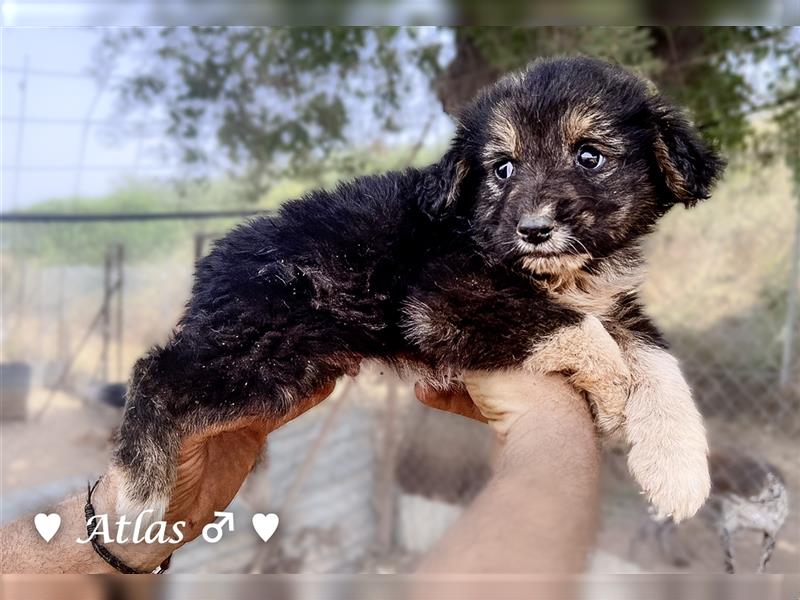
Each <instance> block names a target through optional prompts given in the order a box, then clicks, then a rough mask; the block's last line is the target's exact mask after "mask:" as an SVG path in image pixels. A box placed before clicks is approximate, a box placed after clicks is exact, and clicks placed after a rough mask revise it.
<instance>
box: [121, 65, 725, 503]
mask: <svg viewBox="0 0 800 600" xmlns="http://www.w3.org/2000/svg"><path fill="white" fill-rule="evenodd" d="M576 108H581V109H585V110H584V112H588V113H589V114H591V115H595V116H596V118H595V121H598V120H600V121H602V123H601V125H602V133H600V134H598V138H599V139H594V138H589V139H588V141H590V142H591V143H593V144H595V145H597V147H599V148H601V149H604V148H606V147H607V148H608V150H607V152H608V154H609V163H610V165H611V166H609V169H608V171H607V172H606V174H604V175H602V176H601V177H596V176H594V175H592V174H588V173H586V172H584V171H583V170H582V169H581V167H578V166H577V165H576V164H575V162H574V158H573V157H574V151H575V148H574V147H573V146H574V144H573V142H570V141H568V140H566V138H565V135H566V134H565V133H564V130H565V128H568V127H570V125H569V123H568V115H569V114H574V113H570V112H569V111H574V110H575V109H576ZM498 111H501V112H502V116H503V117H504V118H505V119H507V120H509V121H510V122H512V123H513V126H514V129H515V130H516V132H517V136H518V137H517V139H516V142H517V144H518V147H519V148H518V150H519V155H518V156H516V157H515V158H514V160H515V161H516V162H515V165H516V169H515V179H514V181H513V182H510V183H506V184H503V185H500V184H499V183H498V182H497V180H496V179H494V174H493V171H492V168H491V165H492V161H499V160H504V159H506V158H508V157H505V156H502V155H501V154H497V155H496V156H494V155H492V156H490V155H489V154H487V148H489V147H490V146H491V145H492V144H493V143H494V142H493V140H492V137H491V136H492V127H491V123H492V119H495V118H496V117H497V113H498ZM596 124H597V123H595V125H596ZM495 141H496V140H495ZM575 143H577V142H575ZM570 144H573V145H570ZM611 161H613V163H611ZM721 166H722V165H721V162H720V160H719V159H718V158H717V156H716V155H715V154H714V153H713V152H712V151H711V150H710V149H709V148H708V147H707V146H706V145H705V144H704V143H703V142H702V141H701V140H700V138H699V137H698V135H697V134H696V132H695V130H694V129H693V128H692V127H691V126H690V125H689V123H688V122H687V121H686V120H685V119H684V118H683V117H681V116H680V114H679V113H677V112H676V111H674V110H673V109H671V108H669V107H668V106H667V105H666V104H665V103H664V101H663V100H662V99H661V98H660V97H658V96H655V95H653V94H652V93H650V92H649V91H648V89H647V87H646V85H645V84H644V83H643V82H642V81H641V80H640V79H638V78H637V77H635V76H633V75H631V74H629V73H627V72H626V71H624V70H622V69H620V68H618V67H614V66H611V65H608V64H606V63H602V62H599V61H595V60H591V59H558V60H551V61H543V62H537V63H535V64H534V65H532V67H531V68H529V69H528V70H527V71H526V72H525V73H523V74H521V76H519V77H516V78H506V79H504V80H502V81H501V82H499V83H498V84H496V85H494V86H492V87H491V88H489V89H487V90H486V91H484V92H483V93H482V94H481V95H480V96H479V97H478V98H477V99H476V100H475V101H474V102H473V103H472V104H471V105H470V106H469V107H468V108H467V109H466V111H465V112H464V114H463V116H462V119H461V121H460V125H459V128H458V131H457V134H456V136H455V139H454V141H453V143H452V146H451V148H450V150H449V151H448V152H447V153H446V154H445V156H444V157H443V158H442V159H441V160H440V161H439V162H438V163H436V164H433V165H430V166H428V167H426V168H423V169H407V170H405V171H402V172H391V173H387V174H383V175H376V176H369V177H362V178H359V179H356V180H354V181H351V182H348V183H342V184H340V185H339V186H337V187H336V189H334V190H332V191H315V192H311V193H309V194H307V195H305V196H304V197H302V198H301V199H299V200H294V201H291V202H288V203H286V204H284V205H283V206H282V208H281V209H280V211H279V213H278V214H277V216H274V217H269V218H259V219H254V220H252V221H250V222H248V223H246V224H243V225H241V226H239V227H236V228H235V229H234V230H233V231H231V232H230V233H229V234H228V235H227V236H225V237H224V238H222V239H221V240H219V241H218V242H217V243H216V244H215V246H214V248H213V250H212V251H211V253H210V254H209V255H208V256H207V257H205V258H203V259H202V260H200V261H199V262H198V264H197V269H196V273H195V282H194V287H193V290H192V296H191V299H190V300H189V303H188V305H187V308H186V311H185V314H184V315H183V317H182V318H181V320H180V323H179V325H178V327H177V329H176V331H175V332H174V334H173V336H172V338H171V339H170V341H169V342H168V343H167V344H166V345H165V346H164V347H156V348H153V349H152V350H151V351H150V352H149V353H148V354H147V355H146V356H145V357H144V358H142V359H140V360H139V361H138V362H137V364H136V366H135V368H134V372H133V376H132V379H131V384H130V392H129V395H128V399H127V404H126V410H125V419H124V423H123V425H122V428H121V434H120V442H119V446H118V449H117V452H116V462H117V464H118V465H119V466H120V467H122V468H123V469H124V471H125V473H126V474H127V477H128V478H129V485H128V490H127V492H126V493H127V494H129V496H130V498H131V499H132V500H134V501H136V502H140V503H142V504H143V505H146V504H147V502H148V501H149V500H150V499H152V498H154V497H156V496H159V497H162V498H163V497H164V496H165V494H166V492H167V490H168V489H169V486H170V485H171V482H172V478H173V473H172V466H171V465H172V463H173V456H174V453H175V452H176V449H177V446H178V443H179V440H180V438H181V436H182V435H184V434H185V433H187V432H190V431H193V430H196V429H197V428H199V427H203V426H205V425H208V424H211V423H215V422H222V421H227V420H230V419H234V418H237V417H242V416H249V415H267V416H270V415H281V414H283V413H285V412H286V411H287V410H288V409H289V407H290V406H291V405H292V403H293V402H296V401H297V400H298V399H301V398H303V397H305V396H308V395H309V394H311V393H312V392H313V391H315V390H317V389H318V388H320V387H321V386H322V385H324V384H325V383H326V382H328V381H330V380H332V379H336V378H338V377H340V376H342V375H343V374H344V373H346V372H348V371H350V370H352V369H353V368H354V367H356V366H357V365H358V363H359V362H360V361H361V360H363V359H365V358H372V359H378V360H381V361H384V362H386V363H388V364H391V365H412V366H413V367H414V368H416V369H419V370H421V371H424V372H429V373H433V374H438V375H436V377H437V378H439V379H446V378H447V377H448V375H449V374H452V373H458V372H459V371H461V370H464V369H499V368H504V367H511V366H515V365H519V364H520V363H521V362H522V361H523V360H525V359H526V358H527V357H528V356H529V355H530V353H531V349H532V348H533V346H534V344H535V342H536V341H537V340H542V339H544V338H545V337H546V336H548V334H550V333H552V332H553V331H554V330H556V329H557V328H560V327H564V326H566V325H570V324H573V323H576V322H578V321H579V320H580V319H581V318H582V315H581V314H580V313H579V312H578V311H577V310H575V309H574V308H571V307H569V306H564V305H562V304H559V303H557V302H554V301H553V300H552V297H551V296H550V294H549V292H548V287H547V285H545V284H546V283H547V280H548V279H549V278H551V277H552V276H557V275H558V274H557V273H547V272H545V271H546V270H545V271H543V270H542V269H539V270H538V271H537V270H536V269H534V270H533V272H532V271H531V270H530V269H526V268H524V266H523V262H524V259H525V258H526V252H525V251H523V250H520V249H519V248H517V247H516V246H514V245H513V242H514V241H515V240H516V239H517V234H516V226H517V222H518V220H519V219H520V217H521V216H522V215H523V214H525V213H526V211H531V210H534V209H535V208H536V207H537V206H540V205H543V204H544V203H549V204H550V205H551V206H552V207H554V211H555V215H554V217H555V219H556V221H558V222H560V223H564V224H566V225H568V226H569V227H570V231H571V232H572V234H573V235H574V236H575V237H576V238H577V239H578V240H579V241H580V246H578V245H577V244H573V245H572V246H571V247H569V248H566V249H564V251H563V254H565V255H569V254H578V253H579V252H581V251H583V250H585V251H586V252H588V253H590V254H591V255H592V257H594V258H593V259H592V260H589V261H587V262H586V264H584V265H583V266H582V267H581V269H582V271H583V272H584V273H585V274H589V275H591V274H594V273H601V272H603V270H604V269H605V268H607V267H608V266H609V265H613V266H614V268H616V269H622V270H623V271H624V270H626V269H635V268H638V266H639V264H640V262H641V258H640V252H639V249H638V248H639V244H638V242H639V240H640V238H641V237H642V236H643V235H645V234H647V233H649V232H650V231H651V230H652V229H653V226H654V224H655V222H656V220H657V219H658V218H659V217H660V216H661V215H663V214H664V213H665V212H666V211H667V210H668V209H669V208H670V206H672V205H673V204H675V203H677V202H682V203H685V204H687V205H688V204H691V203H693V202H695V201H696V200H697V199H700V198H704V197H706V196H707V195H708V192H709V188H710V186H711V185H712V183H713V181H714V179H715V178H716V176H717V174H718V173H719V171H720V169H721ZM587 215H591V218H589V217H587ZM629 291H630V292H631V293H626V294H621V295H620V296H619V299H618V303H617V309H616V312H615V313H614V314H612V315H606V316H605V318H606V319H607V320H610V321H612V322H611V325H612V327H610V330H613V329H614V327H616V328H624V329H626V330H628V331H631V332H633V333H635V334H636V335H638V336H639V337H641V338H642V339H646V340H649V341H650V342H651V343H654V344H661V343H662V342H661V340H660V336H659V335H658V332H657V331H656V330H655V328H654V327H653V326H652V324H650V322H649V321H648V320H647V319H646V317H645V316H644V315H643V313H642V311H641V308H640V305H639V302H638V300H637V299H636V296H635V294H634V293H633V291H634V290H629ZM420 319H422V321H424V322H421V321H420Z"/></svg>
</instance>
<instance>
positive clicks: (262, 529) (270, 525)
mask: <svg viewBox="0 0 800 600" xmlns="http://www.w3.org/2000/svg"><path fill="white" fill-rule="evenodd" d="M277 528H278V515H276V514H275V513H268V514H266V515H265V514H262V513H256V514H254V515H253V529H255V530H256V533H257V534H258V537H260V538H261V539H262V540H264V541H265V542H266V541H268V540H269V538H271V537H272V534H273V533H275V530H276V529H277Z"/></svg>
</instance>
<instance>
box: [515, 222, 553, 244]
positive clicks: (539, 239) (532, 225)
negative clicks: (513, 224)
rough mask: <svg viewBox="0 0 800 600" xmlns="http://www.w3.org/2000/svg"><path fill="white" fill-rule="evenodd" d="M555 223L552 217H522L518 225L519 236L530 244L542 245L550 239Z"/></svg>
mask: <svg viewBox="0 0 800 600" xmlns="http://www.w3.org/2000/svg"><path fill="white" fill-rule="evenodd" d="M554 228H555V221H553V219H551V218H550V217H544V216H537V217H522V218H521V219H520V220H519V223H517V235H519V236H520V237H521V238H522V239H523V240H525V241H526V242H528V243H529V244H542V243H544V242H546V241H547V240H549V239H550V236H552V235H553V229H554Z"/></svg>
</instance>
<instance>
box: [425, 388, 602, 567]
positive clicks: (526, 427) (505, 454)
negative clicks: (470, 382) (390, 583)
mask: <svg viewBox="0 0 800 600" xmlns="http://www.w3.org/2000/svg"><path fill="white" fill-rule="evenodd" d="M498 393H499V392H498ZM503 393H507V392H503ZM518 393H527V394H528V395H529V396H530V395H531V394H535V395H536V398H531V400H530V402H531V405H532V407H533V408H532V409H531V410H530V411H529V412H527V413H525V414H523V415H521V416H519V417H518V418H517V419H516V420H515V421H514V422H513V424H512V425H511V427H509V428H508V430H507V433H506V434H505V435H504V440H503V442H502V444H501V447H500V451H499V454H498V457H497V461H496V465H495V474H494V476H493V478H492V479H491V480H490V482H489V483H488V485H487V486H486V488H485V489H484V491H483V492H482V493H481V494H480V495H479V496H478V497H477V498H476V499H475V501H474V502H473V503H472V505H471V506H470V507H469V508H468V509H467V511H466V512H465V513H464V515H463V516H462V518H461V519H459V521H458V523H457V524H456V525H455V526H454V527H453V528H452V529H451V530H450V531H449V532H448V533H447V535H446V536H445V538H444V539H443V540H442V542H441V543H440V544H439V546H438V547H436V548H434V549H433V550H432V551H431V552H430V554H429V557H428V559H427V560H426V561H425V562H424V563H423V565H422V566H421V568H420V572H421V573H446V572H450V573H509V572H516V573H545V572H546V573H559V572H560V573H567V572H572V573H574V572H579V571H581V570H583V568H584V566H585V559H586V555H587V553H588V551H589V549H590V546H591V543H592V540H593V536H594V531H595V522H596V517H597V493H598V480H599V478H598V464H599V450H598V445H597V441H596V438H595V429H594V424H593V422H592V419H591V416H590V414H589V410H588V408H587V406H586V403H585V402H583V401H582V400H581V399H580V398H578V397H577V395H576V394H575V392H574V391H572V390H571V389H569V388H568V386H566V385H561V384H560V383H559V384H554V383H553V382H542V383H541V385H538V386H537V387H535V388H533V389H530V390H527V391H526V390H519V391H518Z"/></svg>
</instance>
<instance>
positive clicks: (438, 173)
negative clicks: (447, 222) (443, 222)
mask: <svg viewBox="0 0 800 600" xmlns="http://www.w3.org/2000/svg"><path fill="white" fill-rule="evenodd" d="M429 174H430V177H431V180H430V183H429V185H427V186H426V190H425V194H424V196H425V197H424V199H423V203H422V210H423V211H424V212H425V213H426V214H427V215H428V216H429V217H431V218H432V219H435V220H438V219H441V218H443V217H445V216H447V215H449V214H452V213H454V212H455V211H456V208H457V206H458V205H459V203H460V201H461V200H462V198H463V196H464V187H465V182H466V180H467V176H468V175H469V168H468V166H467V161H466V159H464V157H463V156H462V155H461V153H460V152H458V151H457V150H456V149H451V150H449V151H448V152H447V153H446V154H445V155H444V156H443V157H442V159H441V160H440V161H439V162H438V163H436V164H435V165H433V166H432V167H431V169H430V171H429Z"/></svg>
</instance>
